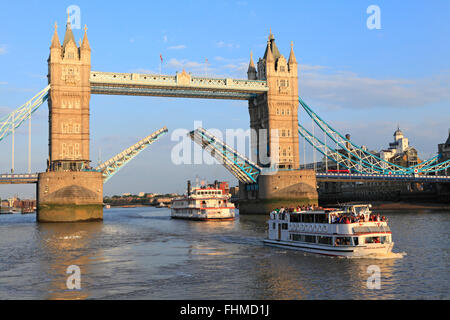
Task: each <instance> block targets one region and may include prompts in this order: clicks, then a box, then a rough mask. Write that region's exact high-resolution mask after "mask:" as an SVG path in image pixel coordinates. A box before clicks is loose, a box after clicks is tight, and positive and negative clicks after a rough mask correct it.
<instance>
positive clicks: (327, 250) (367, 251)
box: [263, 239, 394, 257]
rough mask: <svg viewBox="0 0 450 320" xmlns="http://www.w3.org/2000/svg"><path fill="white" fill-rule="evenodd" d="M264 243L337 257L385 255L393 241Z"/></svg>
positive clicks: (268, 241) (271, 241)
mask: <svg viewBox="0 0 450 320" xmlns="http://www.w3.org/2000/svg"><path fill="white" fill-rule="evenodd" d="M263 242H264V244H265V245H268V246H272V247H278V248H284V249H290V250H299V251H304V252H308V253H315V254H320V255H326V256H339V257H365V256H377V255H387V254H389V253H390V252H391V251H392V247H393V246H394V243H393V242H392V243H389V244H382V245H371V246H341V247H333V246H321V245H315V244H307V243H295V242H288V241H278V240H269V239H265V240H263Z"/></svg>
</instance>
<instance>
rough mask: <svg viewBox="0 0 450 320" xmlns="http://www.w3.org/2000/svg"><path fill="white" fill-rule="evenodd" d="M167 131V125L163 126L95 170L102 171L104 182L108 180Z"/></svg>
mask: <svg viewBox="0 0 450 320" xmlns="http://www.w3.org/2000/svg"><path fill="white" fill-rule="evenodd" d="M167 132H168V130H167V128H166V127H163V128H161V129H159V130H158V131H155V132H154V133H152V134H151V135H149V136H147V137H145V138H144V139H142V140H140V141H138V142H137V143H135V144H134V145H132V146H131V147H129V148H127V149H125V150H123V151H122V152H121V153H119V154H117V155H116V156H114V157H112V158H111V159H109V160H108V161H105V162H103V163H102V164H100V165H99V166H98V167H97V168H95V171H99V172H102V174H103V183H105V182H107V181H108V180H109V179H110V178H111V177H112V176H113V175H115V174H116V173H117V172H118V171H119V170H120V169H121V168H123V167H124V166H125V165H126V164H127V163H128V162H130V161H131V160H132V159H133V158H134V157H136V156H137V155H138V154H139V153H140V152H141V151H142V150H144V149H145V148H147V147H148V146H149V145H151V144H152V143H153V142H155V141H156V140H158V139H159V138H160V137H161V136H163V135H164V134H166V133H167Z"/></svg>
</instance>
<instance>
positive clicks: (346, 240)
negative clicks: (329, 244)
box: [334, 237, 352, 246]
mask: <svg viewBox="0 0 450 320" xmlns="http://www.w3.org/2000/svg"><path fill="white" fill-rule="evenodd" d="M334 245H335V246H351V245H352V238H351V237H336V240H334Z"/></svg>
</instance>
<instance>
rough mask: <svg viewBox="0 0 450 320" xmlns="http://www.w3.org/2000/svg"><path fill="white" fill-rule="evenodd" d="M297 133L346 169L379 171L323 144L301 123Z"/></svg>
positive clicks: (367, 171) (368, 171) (360, 171)
mask: <svg viewBox="0 0 450 320" xmlns="http://www.w3.org/2000/svg"><path fill="white" fill-rule="evenodd" d="M298 133H299V134H300V135H301V136H302V137H303V138H304V139H305V140H306V141H308V143H309V144H310V145H311V146H312V147H313V148H314V149H316V150H317V151H319V152H320V153H321V154H323V155H324V156H325V157H326V158H327V159H330V160H332V161H333V162H335V163H336V164H338V165H341V166H343V167H344V168H346V169H349V170H352V171H354V172H358V173H370V174H374V173H377V174H378V173H380V171H377V170H376V169H375V168H371V167H367V166H366V165H363V164H361V162H359V161H355V160H354V159H352V157H349V156H347V155H345V154H342V153H340V152H338V151H337V150H336V149H334V148H333V147H330V146H329V145H327V144H325V143H324V142H323V141H321V140H320V139H318V138H317V137H316V136H315V135H313V134H312V133H311V132H309V131H308V130H307V129H306V128H305V127H303V126H302V125H301V124H298Z"/></svg>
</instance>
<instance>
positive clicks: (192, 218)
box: [171, 216, 234, 221]
mask: <svg viewBox="0 0 450 320" xmlns="http://www.w3.org/2000/svg"><path fill="white" fill-rule="evenodd" d="M171 218H172V219H180V220H193V221H231V220H234V217H227V218H199V217H180V216H172V217H171Z"/></svg>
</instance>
